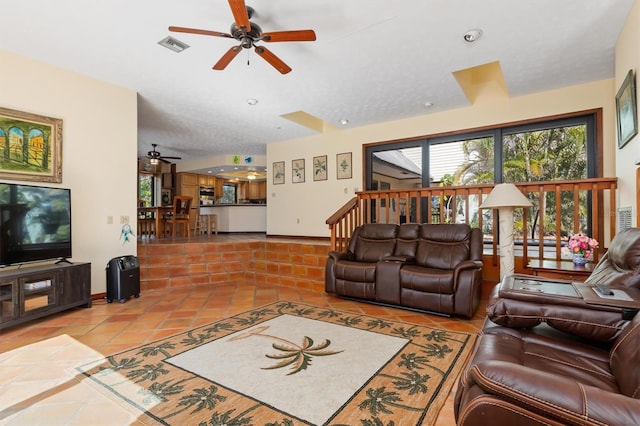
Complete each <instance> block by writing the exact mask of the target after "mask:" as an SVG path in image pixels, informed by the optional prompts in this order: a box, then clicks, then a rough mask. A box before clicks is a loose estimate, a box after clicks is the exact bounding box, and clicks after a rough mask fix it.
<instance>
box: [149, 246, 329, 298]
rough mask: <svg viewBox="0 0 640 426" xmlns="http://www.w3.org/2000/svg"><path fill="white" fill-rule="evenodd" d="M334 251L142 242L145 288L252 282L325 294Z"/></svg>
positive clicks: (324, 247) (321, 248) (314, 248)
mask: <svg viewBox="0 0 640 426" xmlns="http://www.w3.org/2000/svg"><path fill="white" fill-rule="evenodd" d="M328 252H329V243H328V242H323V241H318V242H306V241H305V242H283V241H269V240H267V241H238V242H220V243H216V242H187V243H185V242H181V243H167V244H162V245H161V244H157V245H155V244H139V245H138V260H139V262H140V289H141V290H142V291H144V290H149V289H161V288H170V287H171V288H174V287H180V286H190V285H203V284H216V283H228V282H237V283H243V282H246V280H252V282H256V283H267V284H268V283H271V284H274V285H282V286H291V287H297V288H304V289H311V290H316V291H324V265H325V263H326V260H327V255H328Z"/></svg>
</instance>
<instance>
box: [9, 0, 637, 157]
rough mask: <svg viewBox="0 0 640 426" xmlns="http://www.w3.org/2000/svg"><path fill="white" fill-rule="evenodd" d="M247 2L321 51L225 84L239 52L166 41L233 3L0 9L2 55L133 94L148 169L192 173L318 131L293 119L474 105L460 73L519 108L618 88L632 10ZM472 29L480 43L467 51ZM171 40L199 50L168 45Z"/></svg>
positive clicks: (152, 1) (301, 47) (296, 46)
mask: <svg viewBox="0 0 640 426" xmlns="http://www.w3.org/2000/svg"><path fill="white" fill-rule="evenodd" d="M247 3H248V5H249V6H252V7H253V8H254V9H255V10H256V13H255V15H254V17H253V18H252V21H253V22H256V23H258V24H259V25H260V26H261V27H262V30H263V31H265V32H273V31H283V30H296V29H308V28H310V29H313V30H315V32H316V34H317V41H315V42H297V43H270V44H268V48H269V49H270V50H271V51H272V52H273V53H274V54H276V55H277V56H278V57H279V58H280V59H282V60H283V61H284V62H286V63H287V64H288V65H289V66H290V67H291V68H293V71H291V72H290V73H289V74H286V75H281V74H280V73H279V72H277V71H276V70H275V69H274V68H272V67H271V66H270V65H269V64H268V63H266V62H265V61H264V60H263V59H262V58H260V57H258V56H257V55H256V54H255V53H254V52H253V51H249V50H244V51H242V52H240V54H239V55H238V56H237V57H236V58H235V59H234V60H233V61H232V62H231V63H230V65H229V66H228V67H227V68H226V70H224V71H214V70H212V69H211V67H212V66H213V64H214V63H216V62H217V61H218V59H219V58H220V57H221V56H222V55H223V54H224V53H225V52H226V51H227V50H228V49H229V48H230V47H231V46H233V45H235V44H237V43H236V41H235V40H233V39H228V38H218V37H208V36H203V35H193V34H182V33H170V32H169V31H168V30H167V27H168V26H170V25H175V26H183V27H193V28H201V29H207V30H214V31H219V32H228V31H229V27H230V25H231V23H232V22H233V16H232V14H231V10H230V8H229V4H228V2H227V1H226V0H190V1H180V2H176V1H168V0H108V1H105V0H57V1H50V0H1V1H0V5H1V6H2V17H3V19H2V24H1V25H0V49H5V50H8V51H11V52H15V53H19V54H22V55H25V56H27V57H31V58H34V59H37V60H40V61H43V62H46V63H50V64H54V65H57V66H60V67H63V68H66V69H70V70H73V71H77V72H80V73H82V74H85V75H89V76H92V77H95V78H97V79H100V80H103V81H107V82H110V83H114V84H117V85H120V86H124V87H127V88H130V89H132V90H135V91H136V92H137V93H138V94H139V104H138V115H139V117H138V125H139V132H138V152H139V155H140V156H145V155H146V153H147V151H149V150H150V149H151V143H157V144H158V145H159V146H158V150H159V151H160V152H162V154H164V155H172V156H182V157H183V158H184V159H187V160H188V159H195V158H199V157H203V156H214V155H222V154H236V153H239V154H250V155H259V154H265V153H266V144H268V143H270V142H275V141H281V140H287V139H292V138H297V137H301V136H305V135H312V134H316V132H317V131H318V130H317V123H318V122H317V121H315V124H316V126H314V127H316V129H315V130H314V129H312V128H310V127H306V126H305V125H302V124H299V122H300V120H298V121H295V120H291V119H287V118H284V117H282V116H283V115H288V114H294V113H298V114H294V115H293V116H290V117H294V118H296V117H297V118H300V117H303V118H311V121H313V119H314V118H315V119H317V120H320V122H324V123H325V124H326V125H331V126H335V127H347V128H351V127H359V126H364V125H369V124H372V123H378V122H384V121H389V120H396V119H401V118H405V117H411V116H416V115H421V114H425V113H431V112H437V111H443V110H447V109H451V108H458V107H462V106H467V105H469V100H468V99H467V97H466V96H465V93H464V92H463V90H462V88H461V87H460V86H459V85H458V82H457V81H456V78H455V77H454V75H453V73H454V72H456V71H460V70H464V69H466V68H471V67H476V66H478V65H483V64H487V63H491V62H499V64H500V67H501V70H502V73H503V76H504V82H505V83H506V88H507V90H508V94H509V96H512V97H514V96H520V95H525V94H528V93H533V92H539V91H544V90H550V89H554V88H558V87H564V86H571V85H575V84H581V83H585V82H589V81H594V80H601V79H605V78H612V77H613V75H614V46H615V42H616V39H617V37H618V35H619V33H620V29H621V28H622V25H623V23H624V20H625V18H626V16H627V14H628V12H629V10H630V9H631V6H632V5H633V0H518V1H514V0H474V1H469V0H402V1H398V2H391V1H389V0H305V1H300V0H268V1H267V0H247ZM473 28H481V29H482V30H483V36H482V38H481V39H480V40H479V41H477V42H476V43H475V44H468V43H466V42H465V41H464V40H463V34H464V33H465V32H466V31H468V30H470V29H473ZM168 35H171V36H173V37H175V38H177V39H178V40H180V41H182V42H184V43H186V44H188V45H190V48H189V49H187V50H185V51H184V52H182V53H174V52H172V51H170V50H168V49H165V48H164V47H161V46H159V45H158V44H157V43H158V41H160V40H162V39H163V38H165V37H167V36H168ZM247 61H249V65H247ZM3 66H4V65H3ZM249 98H253V99H257V100H258V101H259V102H258V104H257V105H254V106H250V105H248V104H247V99H249ZM425 102H432V103H433V104H434V105H433V107H431V108H429V109H426V108H425V107H424V103H425ZM343 118H345V119H348V120H349V123H348V124H347V125H346V126H342V125H340V124H339V121H340V120H341V119H343Z"/></svg>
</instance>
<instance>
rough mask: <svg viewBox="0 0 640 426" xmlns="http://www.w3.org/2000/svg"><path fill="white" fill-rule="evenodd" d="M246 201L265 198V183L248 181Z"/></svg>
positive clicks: (263, 181) (264, 181)
mask: <svg viewBox="0 0 640 426" xmlns="http://www.w3.org/2000/svg"><path fill="white" fill-rule="evenodd" d="M246 191H247V192H246V197H247V199H248V200H263V199H266V198H267V181H266V180H262V181H258V182H256V181H249V182H247V187H246Z"/></svg>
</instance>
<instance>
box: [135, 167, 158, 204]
mask: <svg viewBox="0 0 640 426" xmlns="http://www.w3.org/2000/svg"><path fill="white" fill-rule="evenodd" d="M154 188H155V177H154V176H153V175H151V174H147V173H140V174H138V199H139V200H142V201H144V205H145V206H148V207H150V206H153V205H155V203H154V200H155V197H154Z"/></svg>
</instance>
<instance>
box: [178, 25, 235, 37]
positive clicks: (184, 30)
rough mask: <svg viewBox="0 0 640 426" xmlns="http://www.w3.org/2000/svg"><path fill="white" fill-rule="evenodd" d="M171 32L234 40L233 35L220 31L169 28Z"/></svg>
mask: <svg viewBox="0 0 640 426" xmlns="http://www.w3.org/2000/svg"><path fill="white" fill-rule="evenodd" d="M169 31H173V32H176V33H189V34H202V35H210V36H215V37H226V38H233V36H232V35H231V34H227V33H221V32H219V31H209V30H199V29H197V28H185V27H169Z"/></svg>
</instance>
